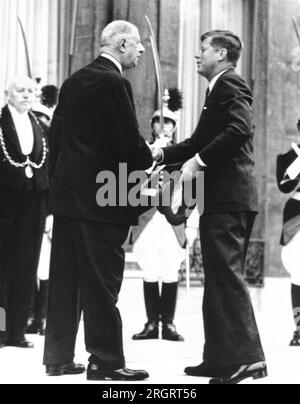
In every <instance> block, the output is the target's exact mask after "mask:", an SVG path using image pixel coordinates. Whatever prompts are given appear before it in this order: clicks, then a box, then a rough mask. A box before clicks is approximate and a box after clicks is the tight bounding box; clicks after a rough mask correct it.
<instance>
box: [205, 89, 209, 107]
mask: <svg viewBox="0 0 300 404" xmlns="http://www.w3.org/2000/svg"><path fill="white" fill-rule="evenodd" d="M209 96H210V89H209V87H208V88H207V90H206V94H205V105H206V104H207V101H208V98H209Z"/></svg>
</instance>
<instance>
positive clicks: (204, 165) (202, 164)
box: [196, 69, 228, 167]
mask: <svg viewBox="0 0 300 404" xmlns="http://www.w3.org/2000/svg"><path fill="white" fill-rule="evenodd" d="M227 70H228V69H226V70H223V71H222V72H220V73H219V74H217V75H216V76H215V77H214V78H213V79H212V80H211V81H210V83H209V86H208V88H209V93H210V94H211V92H212V90H213V88H214V86H215V85H216V83H217V81H218V80H219V78H220V77H221V76H222V74H224V73H225V72H227ZM196 160H197V162H198V164H199V165H200V166H201V167H207V165H206V164H205V163H204V161H203V160H202V159H201V158H200V156H199V154H198V153H197V154H196Z"/></svg>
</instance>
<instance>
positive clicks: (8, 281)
mask: <svg viewBox="0 0 300 404" xmlns="http://www.w3.org/2000/svg"><path fill="white" fill-rule="evenodd" d="M0 192H1V196H0V203H1V212H0V222H1V223H0V227H1V229H0V307H2V308H4V309H5V311H6V322H7V324H6V332H5V333H1V339H2V340H4V341H6V340H22V339H23V338H24V331H25V328H26V325H27V319H28V315H29V312H30V306H31V302H32V298H33V293H34V287H35V283H36V275H37V268H38V262H39V256H40V250H41V243H42V237H43V232H44V226H45V220H46V214H47V193H45V192H42V193H38V192H35V191H26V190H16V189H13V188H10V187H4V186H1V189H0Z"/></svg>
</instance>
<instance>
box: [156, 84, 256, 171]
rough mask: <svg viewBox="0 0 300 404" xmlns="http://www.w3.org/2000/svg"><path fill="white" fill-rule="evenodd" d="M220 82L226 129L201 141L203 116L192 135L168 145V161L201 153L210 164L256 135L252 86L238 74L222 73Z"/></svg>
mask: <svg viewBox="0 0 300 404" xmlns="http://www.w3.org/2000/svg"><path fill="white" fill-rule="evenodd" d="M220 80H222V82H221V83H219V86H220V87H219V89H218V94H216V95H215V96H216V97H218V100H217V102H218V103H219V106H220V109H221V114H222V116H223V118H224V129H223V131H222V132H221V133H220V134H219V135H217V136H216V137H215V138H214V139H213V140H212V141H211V142H210V143H208V144H206V145H204V146H202V145H201V138H202V136H201V130H202V125H201V120H200V122H199V124H198V126H197V128H196V130H195V132H194V133H193V135H192V137H191V138H190V139H187V140H186V141H184V142H183V143H180V144H178V145H174V146H171V147H170V148H168V149H164V155H165V160H164V161H165V162H166V163H173V162H176V161H186V160H188V159H190V158H192V157H193V156H194V155H195V154H197V153H199V156H200V158H201V160H202V161H203V162H204V163H205V164H206V165H207V166H208V167H209V166H211V165H213V164H214V163H216V162H218V161H220V160H223V159H226V158H227V157H229V156H231V155H232V154H234V153H235V151H236V149H238V148H239V147H240V146H241V145H242V144H244V143H246V142H247V141H248V140H249V138H251V137H252V136H253V126H252V101H253V99H252V95H251V92H250V90H249V89H248V87H247V86H246V85H245V84H244V83H243V82H242V80H241V79H240V80H237V78H236V76H235V77H234V78H231V77H230V76H229V77H222V78H221V79H220Z"/></svg>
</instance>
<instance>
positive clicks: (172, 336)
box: [162, 323, 184, 342]
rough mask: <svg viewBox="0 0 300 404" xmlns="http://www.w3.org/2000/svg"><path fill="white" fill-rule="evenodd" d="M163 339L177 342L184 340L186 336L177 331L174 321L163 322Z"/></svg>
mask: <svg viewBox="0 0 300 404" xmlns="http://www.w3.org/2000/svg"><path fill="white" fill-rule="evenodd" d="M162 339H166V340H168V341H175V342H183V341H184V338H183V337H182V336H181V335H180V334H178V332H177V331H176V327H175V325H174V324H173V323H169V324H163V328H162Z"/></svg>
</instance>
